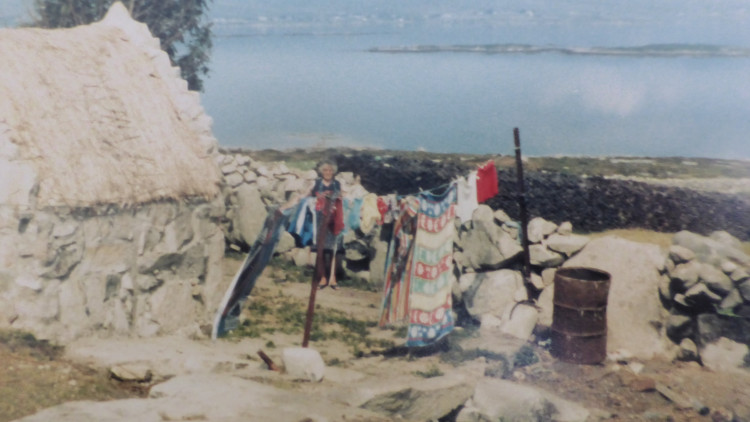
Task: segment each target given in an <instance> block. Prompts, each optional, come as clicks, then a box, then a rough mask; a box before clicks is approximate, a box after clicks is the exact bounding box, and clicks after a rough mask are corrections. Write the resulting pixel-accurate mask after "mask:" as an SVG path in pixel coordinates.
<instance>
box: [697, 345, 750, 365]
mask: <svg viewBox="0 0 750 422" xmlns="http://www.w3.org/2000/svg"><path fill="white" fill-rule="evenodd" d="M749 351H750V350H749V349H748V346H747V345H746V344H741V343H738V342H736V341H732V340H730V339H728V338H726V337H721V338H719V339H718V340H717V341H714V342H711V343H709V344H707V345H706V346H705V347H704V348H703V350H701V361H702V362H703V365H705V366H706V367H707V368H709V369H712V370H714V371H719V372H742V371H746V369H743V367H744V364H745V356H747V354H748V352H749Z"/></svg>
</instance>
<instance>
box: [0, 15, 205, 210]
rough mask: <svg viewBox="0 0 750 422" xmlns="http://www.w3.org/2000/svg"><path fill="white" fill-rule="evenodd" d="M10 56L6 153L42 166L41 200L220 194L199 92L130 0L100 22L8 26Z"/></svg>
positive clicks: (6, 55) (5, 87)
mask: <svg viewBox="0 0 750 422" xmlns="http://www.w3.org/2000/svg"><path fill="white" fill-rule="evenodd" d="M0 58H2V63H3V64H2V66H0V152H2V151H12V152H13V153H12V154H11V157H7V156H6V157H0V159H3V160H0V162H2V161H4V160H6V161H5V163H11V164H13V162H14V161H15V164H18V163H22V164H23V165H29V166H30V167H31V168H33V169H34V171H35V173H36V174H35V176H36V187H35V189H34V190H33V191H37V192H38V193H37V198H36V200H37V205H38V206H47V205H51V206H57V205H67V206H76V207H80V206H84V207H85V206H92V205H99V204H121V205H122V204H134V203H144V202H149V201H153V200H160V199H176V198H185V197H196V196H198V197H205V198H212V197H214V196H216V195H217V194H218V192H219V187H218V185H219V180H220V175H219V172H218V169H217V165H216V161H215V156H216V149H217V145H216V140H215V139H214V138H213V136H212V135H211V132H210V125H211V121H210V118H208V117H207V116H206V115H205V114H204V113H203V109H202V107H201V106H200V104H199V99H198V94H197V93H194V92H190V91H188V90H187V84H186V83H185V82H184V81H183V80H182V79H179V76H178V75H179V72H178V71H177V69H175V68H173V67H172V66H171V65H170V63H169V59H168V57H167V55H166V53H164V52H162V51H161V50H160V49H159V48H158V40H156V39H154V38H153V37H152V36H151V34H150V33H149V32H148V29H147V28H146V27H145V25H143V24H139V23H137V22H135V21H133V20H132V19H131V18H130V16H129V15H128V14H127V11H125V9H124V7H122V5H121V4H119V3H117V4H116V5H115V6H113V9H111V10H110V12H109V14H108V15H107V17H106V18H105V19H104V20H103V21H102V22H98V23H95V24H92V25H87V26H80V27H77V28H72V29H59V30H41V29H0ZM0 155H2V154H0ZM7 160H10V161H7ZM37 189H38V190H37Z"/></svg>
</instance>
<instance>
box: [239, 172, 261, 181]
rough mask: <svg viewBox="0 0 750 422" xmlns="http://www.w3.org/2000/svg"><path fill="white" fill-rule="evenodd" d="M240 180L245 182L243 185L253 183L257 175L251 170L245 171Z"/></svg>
mask: <svg viewBox="0 0 750 422" xmlns="http://www.w3.org/2000/svg"><path fill="white" fill-rule="evenodd" d="M242 178H243V179H244V180H245V183H254V182H255V181H256V180H258V175H257V174H255V172H254V171H252V170H245V171H244V172H243V173H242Z"/></svg>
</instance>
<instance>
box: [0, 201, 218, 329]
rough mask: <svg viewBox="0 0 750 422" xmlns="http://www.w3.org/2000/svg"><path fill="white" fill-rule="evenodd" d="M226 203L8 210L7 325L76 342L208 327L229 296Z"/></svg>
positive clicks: (1, 320) (2, 277)
mask: <svg viewBox="0 0 750 422" xmlns="http://www.w3.org/2000/svg"><path fill="white" fill-rule="evenodd" d="M222 214H223V206H222V204H221V201H215V202H214V203H205V202H202V201H201V202H196V203H190V202H178V201H165V202H159V203H152V204H146V205H142V206H137V207H133V208H118V207H114V206H113V207H103V208H100V209H93V208H87V209H68V208H47V209H44V210H38V211H36V212H20V211H18V209H16V208H14V207H0V239H2V243H1V244H0V264H2V265H0V268H2V269H0V324H1V325H2V326H7V327H12V328H16V329H23V330H27V331H30V332H32V333H34V334H35V335H36V336H38V337H40V338H48V339H53V340H55V341H59V342H63V343H65V342H68V341H70V340H72V339H75V338H78V337H82V336H88V335H102V336H108V335H125V336H132V335H136V336H152V335H157V334H165V333H174V332H178V331H186V330H187V331H189V332H195V333H197V330H198V328H199V325H200V324H202V323H203V324H205V323H208V322H210V320H211V317H212V313H213V311H214V310H215V307H216V304H218V301H219V300H220V294H219V295H218V296H217V292H218V291H220V290H221V289H222V287H221V285H222V267H221V259H222V257H223V244H224V240H223V239H224V236H223V233H222V231H221V227H220V226H219V224H218V222H219V218H220V217H221V215H222Z"/></svg>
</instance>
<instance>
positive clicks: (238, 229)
mask: <svg viewBox="0 0 750 422" xmlns="http://www.w3.org/2000/svg"><path fill="white" fill-rule="evenodd" d="M237 201H238V203H237V209H236V211H237V213H236V214H235V218H234V221H233V226H234V230H233V231H232V233H231V235H230V238H232V239H234V238H236V239H237V240H238V241H240V242H244V243H245V244H246V245H252V244H253V242H255V239H256V238H257V237H258V234H259V233H260V231H261V230H262V229H263V222H264V221H265V219H266V215H267V212H266V206H265V204H264V203H263V200H262V199H261V196H260V191H259V190H258V189H257V188H255V187H253V186H249V185H243V186H241V187H240V188H239V189H238V190H237Z"/></svg>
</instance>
